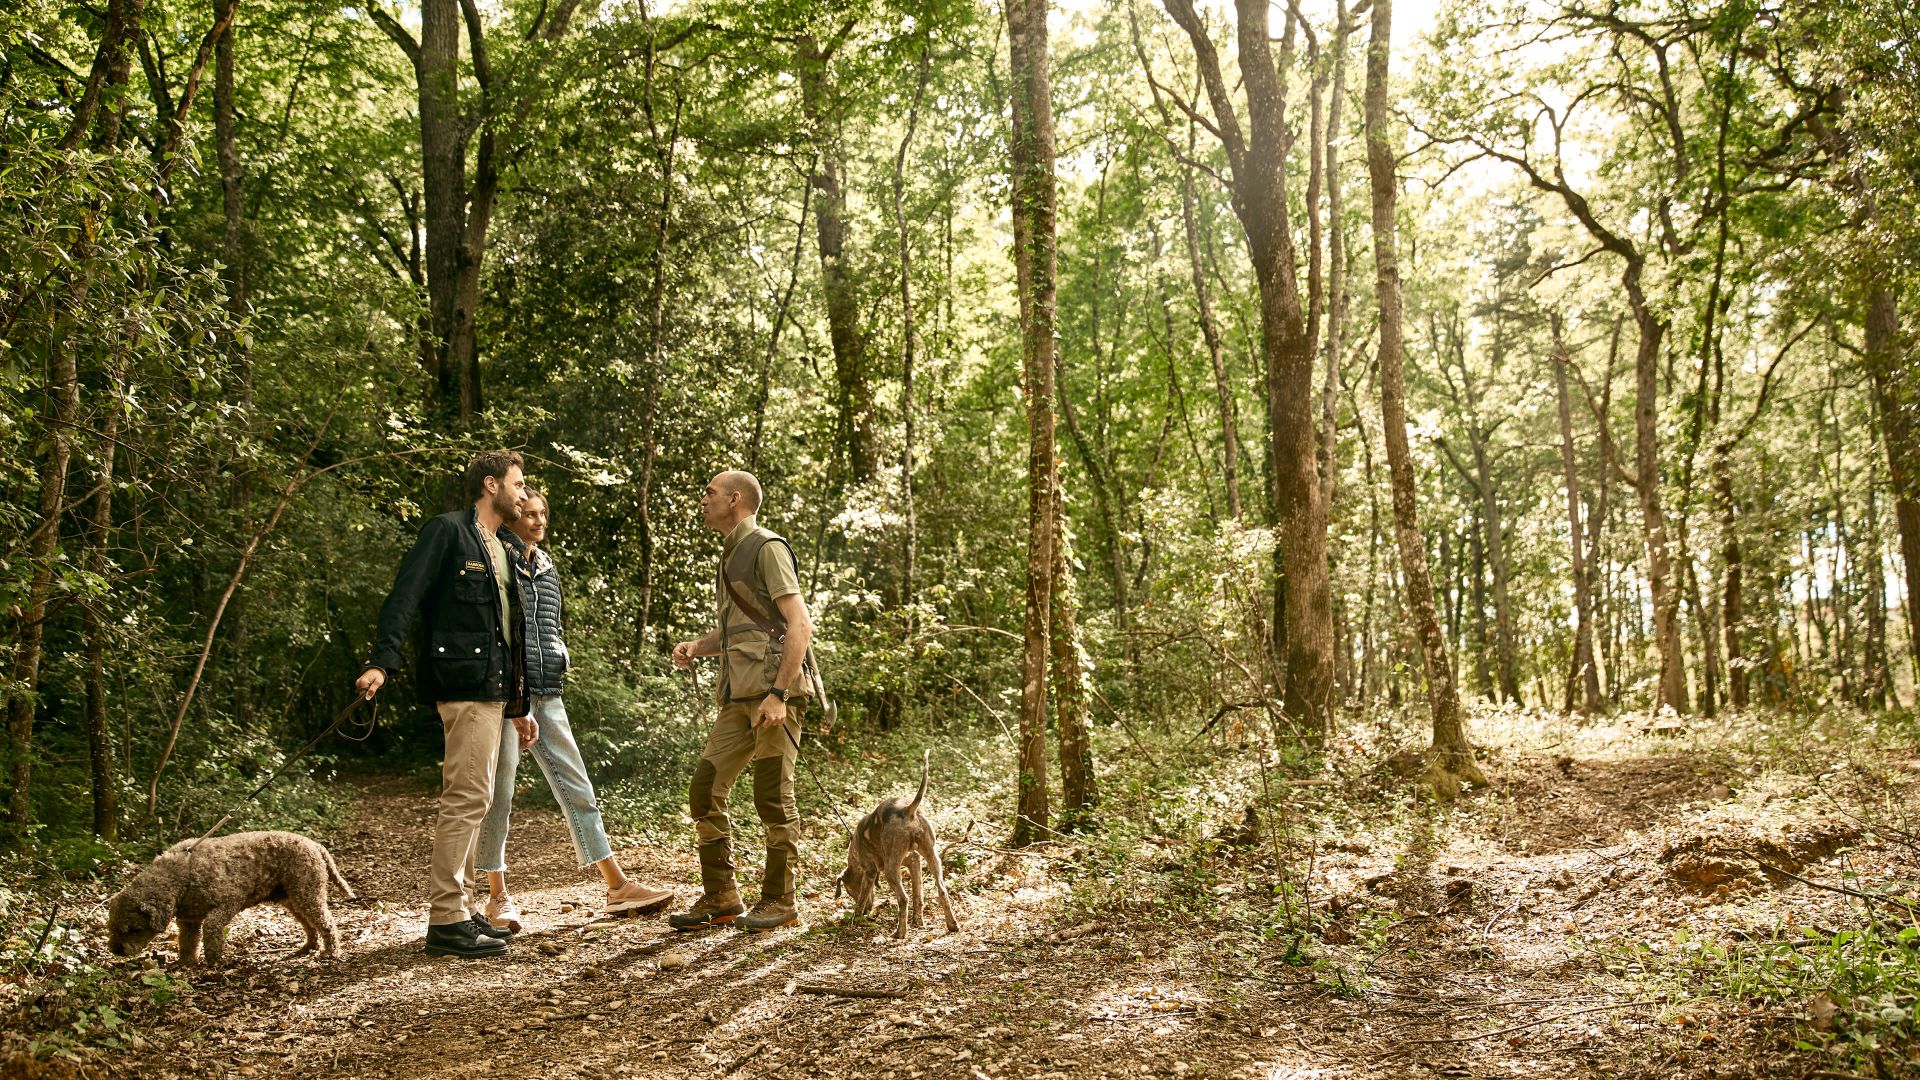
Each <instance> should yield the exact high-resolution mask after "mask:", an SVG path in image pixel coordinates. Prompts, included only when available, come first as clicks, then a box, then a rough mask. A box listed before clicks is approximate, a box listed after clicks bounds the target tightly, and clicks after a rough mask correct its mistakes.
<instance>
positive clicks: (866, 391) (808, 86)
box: [795, 23, 880, 484]
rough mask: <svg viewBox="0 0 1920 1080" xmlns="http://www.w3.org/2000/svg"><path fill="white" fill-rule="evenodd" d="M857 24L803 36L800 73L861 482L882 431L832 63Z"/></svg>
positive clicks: (817, 223)
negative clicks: (855, 265)
mask: <svg viewBox="0 0 1920 1080" xmlns="http://www.w3.org/2000/svg"><path fill="white" fill-rule="evenodd" d="M851 30H852V24H851V23H848V24H847V25H846V26H844V27H843V28H842V29H841V30H840V31H839V33H838V34H836V35H835V36H834V37H833V39H832V40H830V41H829V42H827V44H825V45H824V46H823V45H821V44H820V43H819V42H818V41H817V40H816V39H814V38H813V37H812V36H811V35H804V36H802V37H801V38H800V41H799V49H798V54H797V57H796V59H797V61H798V63H797V64H796V65H795V67H796V71H795V76H796V77H797V79H798V80H799V83H800V108H801V112H802V114H803V115H804V116H805V118H806V122H807V126H808V128H809V129H810V132H811V137H812V139H813V143H814V153H815V158H814V169H813V188H814V193H815V197H814V200H813V216H814V231H815V236H816V242H817V244H818V246H819V248H820V285H821V288H822V290H823V291H824V293H825V297H826V307H827V335H828V337H829V339H830V340H831V341H832V344H833V370H834V377H835V379H836V381H837V382H838V384H839V397H838V403H839V410H840V433H841V437H842V438H844V439H846V440H847V442H846V450H847V468H848V478H849V479H851V480H852V481H853V482H854V483H856V484H864V483H866V482H867V481H868V480H871V479H873V474H874V473H875V472H876V471H877V470H878V469H879V465H880V450H879V433H878V431H877V428H876V423H875V419H874V410H873V387H872V385H871V383H872V377H871V374H870V373H869V372H868V370H867V338H866V334H865V333H864V332H862V330H861V328H860V300H859V296H858V295H857V290H856V283H855V280H854V274H853V270H852V268H851V267H850V266H849V265H848V261H847V196H846V192H845V190H844V189H843V188H842V186H841V176H842V174H843V173H844V172H845V163H844V160H843V156H844V153H845V150H844V148H843V147H842V146H841V143H840V133H839V125H838V124H837V123H836V122H835V119H834V108H835V105H834V100H833V98H834V92H833V91H834V87H833V81H832V78H831V75H830V74H829V72H828V70H827V66H828V64H830V63H831V62H832V60H833V55H834V53H835V52H836V51H838V49H839V47H840V45H841V44H842V43H843V42H844V41H845V40H846V35H847V34H848V33H849V32H850V31H851Z"/></svg>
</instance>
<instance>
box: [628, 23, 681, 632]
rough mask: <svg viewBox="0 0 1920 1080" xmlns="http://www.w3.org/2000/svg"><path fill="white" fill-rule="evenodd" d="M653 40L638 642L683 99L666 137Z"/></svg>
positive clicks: (649, 544) (645, 607)
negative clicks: (653, 173) (658, 108)
mask: <svg viewBox="0 0 1920 1080" xmlns="http://www.w3.org/2000/svg"><path fill="white" fill-rule="evenodd" d="M656 70H657V68H656V55H655V52H654V38H653V36H652V31H651V29H649V33H648V38H647V51H646V92H645V94H644V96H643V97H642V99H641V107H642V109H643V110H644V111H645V114H646V119H647V135H648V137H649V138H651V139H652V140H653V144H654V147H655V150H654V153H655V154H656V155H657V156H658V158H659V163H660V204H659V206H658V208H657V209H656V210H655V213H654V234H653V267H652V271H651V274H650V275H649V284H648V287H647V370H646V375H645V378H646V386H645V388H644V389H643V390H642V397H641V405H640V448H639V449H640V490H639V491H638V492H637V497H638V499H639V522H638V526H639V528H638V529H637V532H638V534H639V535H638V539H639V545H640V641H641V643H642V645H643V647H644V645H645V643H646V642H647V641H648V640H649V639H650V638H651V637H652V634H653V569H654V546H655V545H654V542H653V468H654V463H655V461H656V460H657V459H658V457H659V453H660V438H659V418H660V382H661V380H662V379H663V378H664V377H665V376H666V370H665V368H666V344H667V247H668V245H669V243H670V241H671V239H672V235H673V189H674V178H673V166H674V152H675V149H676V148H677V147H678V146H679V144H680V120H681V116H682V113H683V111H684V107H685V99H684V98H683V97H682V96H681V94H680V90H679V88H678V87H675V88H674V92H673V121H672V123H671V124H670V125H669V127H668V129H667V132H666V135H665V137H664V138H662V137H661V132H660V126H659V121H658V118H657V117H656V115H655V113H654V100H653V92H654V74H655V72H656Z"/></svg>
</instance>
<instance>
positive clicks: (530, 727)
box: [513, 716, 540, 750]
mask: <svg viewBox="0 0 1920 1080" xmlns="http://www.w3.org/2000/svg"><path fill="white" fill-rule="evenodd" d="M513 726H514V729H515V730H517V731H519V732H520V749H522V750H525V749H526V748H527V747H529V746H532V745H533V744H534V743H536V742H538V741H539V740H540V722H539V721H538V720H535V719H534V718H533V717H531V716H516V717H514V718H513Z"/></svg>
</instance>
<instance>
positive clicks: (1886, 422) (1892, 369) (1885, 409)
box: [1866, 279, 1920, 685]
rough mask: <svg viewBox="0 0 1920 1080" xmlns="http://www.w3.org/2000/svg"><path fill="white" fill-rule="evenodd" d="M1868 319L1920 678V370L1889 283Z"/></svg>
mask: <svg viewBox="0 0 1920 1080" xmlns="http://www.w3.org/2000/svg"><path fill="white" fill-rule="evenodd" d="M1882 281H1884V279H1882ZM1866 321H1867V326H1866V330H1867V337H1866V346H1867V371H1868V374H1869V376H1870V377H1871V378H1872V381H1873V402H1874V407H1875V409H1876V410H1877V411H1878V412H1879V414H1880V425H1881V429H1882V434H1883V435H1884V436H1885V442H1886V446H1887V476H1888V484H1887V486H1888V488H1889V489H1891V491H1892V493H1893V516H1894V520H1895V522H1896V523H1897V524H1898V525H1899V527H1900V559H1901V563H1902V566H1903V568H1904V569H1905V570H1906V576H1907V597H1906V600H1907V643H1908V647H1909V649H1910V653H1909V659H1910V660H1911V661H1912V663H1913V670H1914V675H1915V678H1916V680H1920V415H1917V414H1920V390H1916V389H1915V383H1916V382H1920V373H1916V372H1915V370H1914V363H1913V361H1912V360H1911V359H1909V358H1903V357H1902V355H1901V350H1900V349H1899V348H1898V335H1899V332H1900V308H1899V304H1898V301H1897V300H1896V298H1895V296H1894V292H1893V289H1892V287H1891V286H1889V285H1886V284H1878V285H1875V286H1874V287H1873V289H1872V291H1871V292H1870V293H1869V294H1868V296H1867V320H1866ZM1916 685H1920V681H1917V682H1916Z"/></svg>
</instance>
